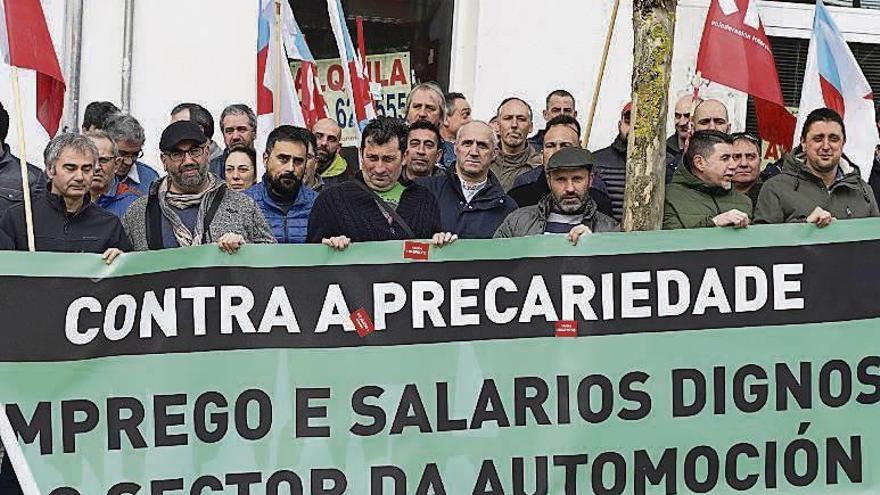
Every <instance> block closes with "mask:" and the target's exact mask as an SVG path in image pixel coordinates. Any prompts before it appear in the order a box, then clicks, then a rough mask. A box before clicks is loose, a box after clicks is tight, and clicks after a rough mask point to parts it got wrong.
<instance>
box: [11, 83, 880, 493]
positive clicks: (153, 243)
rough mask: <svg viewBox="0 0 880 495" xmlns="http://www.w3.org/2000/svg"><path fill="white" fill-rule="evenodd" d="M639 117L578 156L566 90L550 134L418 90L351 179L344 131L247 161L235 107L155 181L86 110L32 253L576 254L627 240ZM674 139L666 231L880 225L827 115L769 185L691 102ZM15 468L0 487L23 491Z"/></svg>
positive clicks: (365, 145)
mask: <svg viewBox="0 0 880 495" xmlns="http://www.w3.org/2000/svg"><path fill="white" fill-rule="evenodd" d="M632 111H633V108H632V104H627V105H625V106H624V107H623V108H622V110H621V112H620V115H619V120H618V122H617V127H618V134H617V136H616V137H615V139H614V141H613V142H612V143H610V145H609V146H608V147H606V148H604V149H601V150H598V151H596V152H595V153H591V152H590V151H588V150H585V149H582V148H581V146H580V143H581V127H580V124H579V122H578V120H577V112H576V111H575V101H574V98H573V97H572V95H571V94H570V93H569V92H567V91H565V90H556V91H553V92H552V93H550V94H549V95H548V96H547V98H546V107H545V108H544V109H543V117H544V120H545V121H546V122H547V123H546V126H545V128H544V129H541V130H540V131H538V132H536V133H533V125H534V124H533V123H534V115H533V111H532V108H531V107H530V106H529V104H528V103H527V102H526V101H524V100H522V99H520V98H515V97H512V98H507V99H504V100H503V101H502V102H501V104H500V105H499V106H498V109H497V112H496V114H495V115H492V116H487V117H489V118H488V119H487V121H480V120H473V119H472V115H471V107H470V104H469V103H468V101H467V99H466V98H465V96H464V95H462V94H460V93H448V94H444V93H443V91H442V90H441V89H440V87H438V86H437V85H436V84H433V83H423V84H420V85H418V86H416V87H415V88H414V89H413V90H412V91H411V92H410V94H409V97H408V98H407V103H406V117H405V119H393V118H386V117H379V118H376V119H374V120H372V121H370V122H369V123H367V124H366V126H365V127H364V128H363V129H362V130H361V141H360V143H359V144H360V146H359V153H360V154H359V156H358V161H359V164H358V166H355V164H352V163H349V162H348V161H347V160H346V159H345V158H344V157H343V155H342V153H341V147H342V128H341V127H340V126H339V124H338V123H337V122H336V121H334V120H332V119H323V120H319V121H318V122H317V123H315V124H314V125H313V126H312V128H311V129H305V128H301V127H295V126H289V125H282V126H280V127H278V128H276V129H274V130H272V131H271V132H270V133H269V134H268V138H267V141H266V145H265V149H263V150H255V149H254V141H255V138H256V134H257V128H256V125H257V119H256V116H255V115H254V112H253V110H251V109H250V108H249V107H248V106H246V105H242V104H234V105H230V106H228V107H226V108H225V109H224V110H223V112H222V113H221V115H220V120H219V130H220V134H221V136H222V139H223V148H221V146H220V144H218V143H217V142H215V141H214V139H213V137H214V134H215V130H216V129H215V122H214V118H213V116H212V115H211V114H210V112H208V111H207V110H206V109H205V108H204V107H202V106H200V105H198V104H196V103H181V104H180V105H177V106H176V107H174V108H173V109H171V111H170V115H169V117H170V118H169V124H168V125H167V127H165V129H164V130H162V131H161V137H160V140H159V151H160V152H161V153H160V160H161V170H162V171H163V172H164V174H162V176H160V174H159V173H158V172H157V169H156V168H154V167H151V166H149V165H147V164H145V163H143V162H141V161H140V159H141V158H142V157H143V156H144V149H143V146H144V142H145V131H144V129H143V127H142V126H141V125H140V123H139V122H138V120H137V119H136V118H135V117H134V116H132V115H128V114H125V113H122V112H120V111H119V109H118V108H116V107H115V106H114V105H113V104H112V103H109V102H94V103H91V104H89V105H88V107H87V108H86V112H85V116H84V119H83V123H82V132H81V133H62V134H60V135H58V136H56V137H55V138H54V139H52V140H51V141H50V142H49V144H48V145H47V146H46V149H45V151H44V153H43V164H42V165H43V166H42V167H37V166H34V165H31V164H27V177H28V185H29V189H30V193H31V201H30V208H31V212H32V219H33V221H32V226H33V233H32V238H33V247H34V248H35V250H37V251H57V252H87V253H99V254H101V255H102V256H103V258H104V260H105V261H106V262H107V263H108V264H109V263H112V262H113V260H114V259H116V258H118V257H119V256H120V255H121V254H123V253H124V252H130V251H146V250H158V249H167V248H177V247H187V246H198V245H203V244H216V245H217V246H218V247H219V249H220V250H222V251H224V252H226V253H230V254H232V253H235V252H237V251H238V250H239V248H240V247H241V246H242V245H243V244H251V243H262V244H273V243H285V244H289V243H305V242H309V243H323V244H324V245H326V246H328V247H329V248H332V249H335V250H343V249H346V248H347V247H348V246H350V245H351V243H352V242H365V241H384V240H395V239H397V240H404V239H430V241H431V242H432V243H433V244H434V245H435V246H438V247H440V246H444V245H446V244H449V243H451V242H454V241H455V240H456V239H458V238H471V239H479V238H484V239H489V238H510V237H524V236H534V235H547V234H551V235H552V234H556V235H564V236H566V237H567V239H568V241H569V242H571V243H572V244H577V243H578V241H579V239H581V238H582V237H583V236H584V235H590V234H598V235H601V233H603V232H614V231H619V230H620V222H621V220H622V218H623V215H624V205H625V201H624V193H625V190H626V183H627V163H626V162H627V139H628V136H629V132H630V125H631V121H630V118H631V115H632ZM674 122H675V131H674V133H673V134H672V135H671V136H670V137H669V139H668V140H667V141H666V157H665V161H664V164H665V167H666V168H665V170H666V182H667V185H666V196H665V202H664V211H663V227H664V228H666V229H682V228H684V229H691V228H703V227H706V228H744V227H747V226H748V225H750V224H753V223H790V222H805V223H812V224H815V225H816V226H817V227H825V226H827V225H829V224H830V223H832V222H834V221H835V220H844V219H851V218H864V217H874V216H880V211H878V207H877V202H878V200H877V197H876V196H875V194H876V192H877V191H878V190H880V188H878V187H877V186H878V185H880V158H878V159H875V163H874V164H873V170H872V174H871V180H870V182H871V185H869V184H868V183H866V182H865V181H864V180H862V178H861V174H860V171H859V167H858V164H854V163H851V162H850V161H849V160H848V159H847V158H846V156H845V155H844V154H843V148H844V145H845V143H846V128H845V126H844V122H843V119H842V118H841V116H840V115H838V114H837V113H836V112H835V111H833V110H830V109H827V108H822V109H818V110H815V111H813V112H811V113H810V114H809V116H808V117H807V118H806V121H805V124H804V126H803V129H801V131H800V132H801V134H800V145H799V146H797V147H796V148H795V149H794V150H793V151H792V152H790V153H787V154H785V156H784V157H783V159H781V160H780V161H779V162H777V163H774V164H771V165H769V166H767V167H765V168H764V170H761V156H762V153H761V152H762V149H761V141H760V140H759V139H757V138H756V137H754V136H752V135H750V134H748V133H744V132H736V133H731V124H730V120H729V116H728V112H727V108H726V106H725V105H724V103H723V102H721V101H718V100H706V101H701V100H698V99H694V98H693V97H692V96H685V97H682V98H681V99H679V100H678V101H676V102H675V105H674ZM8 130H9V115H8V113H7V112H6V111H5V110H4V109H3V108H2V105H0V145H2V149H0V249H5V250H27V249H29V247H30V242H31V241H30V237H31V235H30V233H29V229H28V223H27V221H26V214H25V201H24V199H25V196H24V192H23V189H24V188H23V187H22V186H23V184H22V172H21V168H20V162H19V159H18V158H17V157H15V156H14V155H13V154H12V152H11V151H10V148H9V145H8V144H6V142H5V141H6V137H7V133H8ZM878 149H880V148H878ZM878 157H880V151H878ZM258 160H262V165H263V168H264V170H265V172H264V173H263V175H262V177H258V176H257V170H258V167H257V165H258ZM872 185H873V186H874V187H872ZM8 462H9V461H8V459H6V460H5V461H4V466H3V468H2V469H0V488H4V487H10V486H12V487H14V486H15V482H14V480H12V481H9V479H10V477H11V476H12V474H11V469H9V464H8ZM4 477H5V478H4ZM4 483H6V484H4ZM9 483H11V484H9ZM12 489H13V490H14V489H15V488H12ZM13 493H14V492H13Z"/></svg>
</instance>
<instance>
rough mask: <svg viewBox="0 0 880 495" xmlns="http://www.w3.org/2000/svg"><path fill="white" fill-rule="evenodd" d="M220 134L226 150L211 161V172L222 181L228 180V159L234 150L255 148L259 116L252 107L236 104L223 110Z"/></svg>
mask: <svg viewBox="0 0 880 495" xmlns="http://www.w3.org/2000/svg"><path fill="white" fill-rule="evenodd" d="M220 132H222V133H223V142H224V143H225V144H226V149H225V150H223V153H222V154H221V155H219V156H217V157H216V158H214V159H212V160H211V161H210V166H209V170H210V171H211V173H212V174H214V175H216V176H217V177H219V178H221V179H224V180H225V179H226V157H227V156H229V153H230V152H231V151H234V150H240V149H245V148H253V147H254V140H255V139H257V116H256V114H254V111H253V110H251V107H249V106H247V105H245V104H243V103H236V104H234V105H229V106H228V107H226V108H224V109H223V112H222V113H221V114H220Z"/></svg>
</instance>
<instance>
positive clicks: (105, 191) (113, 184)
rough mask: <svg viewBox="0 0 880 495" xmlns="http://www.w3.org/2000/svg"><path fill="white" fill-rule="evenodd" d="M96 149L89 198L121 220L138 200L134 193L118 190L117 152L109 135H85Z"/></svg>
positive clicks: (90, 133) (100, 132) (94, 132)
mask: <svg viewBox="0 0 880 495" xmlns="http://www.w3.org/2000/svg"><path fill="white" fill-rule="evenodd" d="M85 136H86V137H88V138H89V139H91V140H92V143H94V144H95V147H96V148H97V149H98V159H97V161H96V164H95V165H96V166H95V171H94V173H93V174H92V183H91V188H90V190H89V193H90V194H89V196H90V198H91V200H92V202H93V203H95V204H96V205H98V206H100V207H101V208H103V209H105V210H107V211H109V212H110V213H112V214H114V215H116V216H117V217H119V219H120V220H121V219H122V217H123V216H124V215H125V212H126V211H127V210H128V207H129V206H131V204H132V203H134V202H135V200H136V199H138V195H137V194H136V193H135V192H134V191H122V192H120V191H119V190H118V182H119V179H117V178H116V169H117V168H119V162H120V161H121V160H120V158H119V150H118V149H117V147H116V143H115V142H113V139H112V138H111V137H110V135H109V134H107V133H106V132H104V131H102V130H93V131H88V132H86V133H85Z"/></svg>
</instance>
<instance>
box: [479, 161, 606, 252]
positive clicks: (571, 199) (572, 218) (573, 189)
mask: <svg viewBox="0 0 880 495" xmlns="http://www.w3.org/2000/svg"><path fill="white" fill-rule="evenodd" d="M593 163H594V161H593V156H592V155H591V154H590V152H589V151H587V150H584V149H581V148H564V149H562V150H559V151H557V152H556V153H554V154H553V156H552V157H550V160H548V162H547V165H546V167H545V169H546V172H547V184H548V185H549V186H550V194H548V195H546V196H544V198H543V199H541V201H539V202H538V204H537V205H534V206H528V207H525V208H520V209H519V210H516V211H514V212H513V213H511V214H510V215H508V216H507V218H506V219H505V220H504V222H503V223H502V224H501V226H500V227H498V230H497V231H495V237H496V238H505V237H524V236H530V235H542V234H567V235H568V240H569V241H571V243H572V244H575V245H576V244H577V241H578V239H579V238H580V236H582V235H583V234H588V233H593V232H617V231H619V230H620V224H618V223H617V221H616V220H614V219H613V218H611V217H609V216H608V215H605V214H603V213H601V212H599V211H598V210H597V209H596V203H595V202H594V201H593V200H592V199H591V198H590V172H591V170H592V168H593Z"/></svg>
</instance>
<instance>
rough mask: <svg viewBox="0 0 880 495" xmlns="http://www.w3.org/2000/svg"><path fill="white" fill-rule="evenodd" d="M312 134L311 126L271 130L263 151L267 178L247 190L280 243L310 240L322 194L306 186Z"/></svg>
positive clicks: (288, 126)
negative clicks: (314, 207) (314, 212)
mask: <svg viewBox="0 0 880 495" xmlns="http://www.w3.org/2000/svg"><path fill="white" fill-rule="evenodd" d="M309 134H311V133H310V132H309V131H308V130H307V129H303V128H302V127H294V126H291V125H283V126H280V127H278V128H276V129H275V130H273V131H272V132H270V133H269V137H268V138H266V151H265V152H264V153H263V165H264V166H265V167H266V173H265V174H263V180H262V181H260V182H259V183H257V184H255V185H254V186H253V187H251V188H250V189H248V190H247V191H245V192H244V193H245V194H247V195H248V196H250V197H251V199H253V200H254V202H256V203H257V206H259V207H260V210H261V211H262V212H263V216H264V217H265V218H266V221H267V222H268V223H269V228H271V229H272V233H273V234H275V240H276V241H278V242H279V243H280V244H301V243H303V242H306V234H307V233H308V227H309V214H310V213H311V212H312V205H314V204H315V199H316V198H317V197H318V194H317V193H316V192H315V191H313V190H311V189H309V188H308V187H305V186H303V175H304V174H305V169H306V164H307V162H308V159H309V158H308V155H309V153H308V151H309V142H310V141H311V139H310V136H309Z"/></svg>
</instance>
